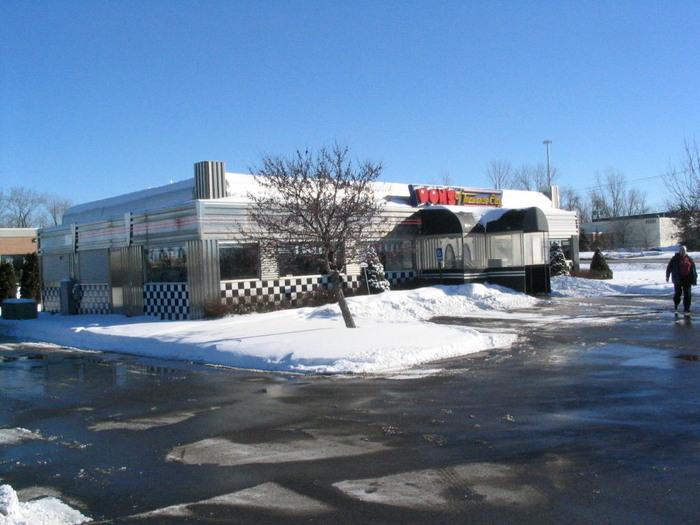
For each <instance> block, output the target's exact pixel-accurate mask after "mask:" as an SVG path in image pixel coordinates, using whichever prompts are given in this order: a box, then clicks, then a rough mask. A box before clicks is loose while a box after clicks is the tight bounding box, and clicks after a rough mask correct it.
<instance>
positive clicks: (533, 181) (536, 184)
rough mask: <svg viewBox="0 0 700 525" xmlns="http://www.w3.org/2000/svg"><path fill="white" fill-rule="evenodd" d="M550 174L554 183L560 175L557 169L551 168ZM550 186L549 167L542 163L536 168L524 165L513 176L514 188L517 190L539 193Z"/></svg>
mask: <svg viewBox="0 0 700 525" xmlns="http://www.w3.org/2000/svg"><path fill="white" fill-rule="evenodd" d="M550 173H551V181H552V182H554V180H555V179H556V177H557V175H558V173H557V169H556V168H550ZM548 185H549V179H548V177H547V166H546V165H545V164H542V163H540V164H537V165H535V166H532V165H528V164H523V165H522V166H521V167H520V168H518V169H517V170H516V171H515V174H514V176H513V186H514V188H515V189H517V190H527V191H538V190H539V189H540V188H545V187H546V186H548Z"/></svg>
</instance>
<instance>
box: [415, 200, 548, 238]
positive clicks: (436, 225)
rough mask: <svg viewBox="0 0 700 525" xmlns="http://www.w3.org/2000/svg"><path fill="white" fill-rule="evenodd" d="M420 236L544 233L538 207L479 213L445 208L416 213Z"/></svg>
mask: <svg viewBox="0 0 700 525" xmlns="http://www.w3.org/2000/svg"><path fill="white" fill-rule="evenodd" d="M418 213H419V216H420V219H421V234H423V235H441V234H462V235H466V234H469V233H504V232H523V233H532V232H546V231H548V229H549V226H548V224H547V217H545V215H544V212H543V211H542V210H541V209H539V208H535V207H532V208H522V209H510V210H506V209H503V208H499V209H495V210H494V209H489V210H487V211H486V212H485V213H479V211H477V210H474V211H462V210H452V209H450V208H446V207H429V208H425V209H422V210H420V212H418Z"/></svg>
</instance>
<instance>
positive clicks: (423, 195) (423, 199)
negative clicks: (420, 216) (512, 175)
mask: <svg viewBox="0 0 700 525" xmlns="http://www.w3.org/2000/svg"><path fill="white" fill-rule="evenodd" d="M408 189H409V191H410V194H411V205H413V206H423V205H427V206H429V205H431V204H444V205H447V206H493V207H494V208H500V207H501V206H503V192H502V191H499V190H491V191H488V190H487V191H485V190H472V189H465V188H441V187H425V186H413V185H409V186H408Z"/></svg>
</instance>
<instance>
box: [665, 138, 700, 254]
mask: <svg viewBox="0 0 700 525" xmlns="http://www.w3.org/2000/svg"><path fill="white" fill-rule="evenodd" d="M684 146H685V147H684V152H683V156H682V158H681V160H680V162H679V164H678V165H676V166H674V165H669V168H668V170H667V171H666V173H665V174H664V177H663V178H664V183H665V186H666V191H667V192H668V194H669V196H670V197H669V199H668V200H667V205H668V209H669V210H670V211H672V212H674V213H675V215H676V219H675V223H676V226H677V227H678V230H679V232H680V234H681V238H682V240H683V242H684V243H685V244H686V245H687V246H688V248H689V249H691V250H697V249H700V147H699V146H698V143H697V141H696V140H693V142H689V141H687V140H686V141H685V144H684Z"/></svg>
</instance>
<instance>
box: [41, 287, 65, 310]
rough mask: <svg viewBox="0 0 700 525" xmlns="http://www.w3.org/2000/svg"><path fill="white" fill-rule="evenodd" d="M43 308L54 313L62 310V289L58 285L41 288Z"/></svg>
mask: <svg viewBox="0 0 700 525" xmlns="http://www.w3.org/2000/svg"><path fill="white" fill-rule="evenodd" d="M41 309H42V311H44V312H50V313H52V314H57V313H58V312H60V311H61V289H60V288H59V287H58V286H50V287H46V288H44V289H43V290H41Z"/></svg>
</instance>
